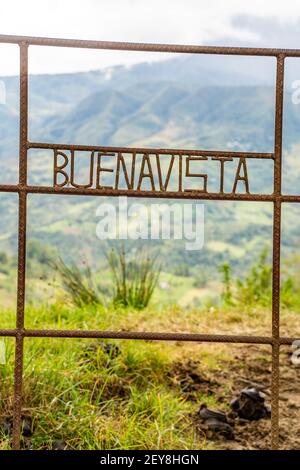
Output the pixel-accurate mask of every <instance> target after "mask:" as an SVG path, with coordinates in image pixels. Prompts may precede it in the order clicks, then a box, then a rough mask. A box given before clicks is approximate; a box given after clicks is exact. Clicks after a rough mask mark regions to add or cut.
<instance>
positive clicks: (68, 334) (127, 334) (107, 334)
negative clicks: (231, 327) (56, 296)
mask: <svg viewBox="0 0 300 470" xmlns="http://www.w3.org/2000/svg"><path fill="white" fill-rule="evenodd" d="M18 334H21V336H23V337H28V338H111V339H113V338H115V339H137V340H146V341H147V340H148V341H149V340H153V341H196V342H197V341H198V342H207V343H213V342H217V343H251V344H272V342H273V339H272V337H271V336H246V335H242V336H240V335H218V334H197V333H157V332H149V331H146V332H144V331H101V330H38V329H36V330H35V329H28V330H26V329H25V330H23V331H21V332H18V331H17V330H16V329H9V328H7V329H5V328H2V329H0V337H1V336H2V337H14V336H17V335H18ZM296 339H299V338H291V337H288V336H282V337H281V338H280V344H281V345H291V344H293V342H294V341H295V340H296Z"/></svg>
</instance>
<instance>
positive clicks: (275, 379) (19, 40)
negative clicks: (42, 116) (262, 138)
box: [0, 35, 300, 449]
mask: <svg viewBox="0 0 300 470" xmlns="http://www.w3.org/2000/svg"><path fill="white" fill-rule="evenodd" d="M0 43H6V44H8V43H10V44H16V45H19V49H20V140H19V182H18V184H15V185H5V184H2V185H0V191H1V192H12V193H17V194H18V197H19V213H18V282H17V316H16V327H15V328H14V329H3V328H2V329H0V336H3V337H14V338H15V368H14V416H13V442H12V445H13V448H14V449H19V448H20V430H21V410H22V380H23V342H24V338H28V337H31V338H33V337H42V338H46V337H52V338H54V337H57V338H58V337H60V338H118V339H137V340H138V339H139V340H159V341H162V340H164V341H173V340H176V341H195V342H221V343H255V344H266V345H270V346H271V347H272V386H271V392H272V393H271V405H272V416H271V434H272V448H273V449H277V448H278V445H279V442H278V440H279V439H278V438H279V352H280V346H281V345H290V344H292V342H293V341H294V339H296V338H290V337H282V336H280V248H281V206H282V204H283V203H299V202H300V195H284V194H282V191H281V177H282V121H283V120H282V118H283V95H284V61H285V58H286V57H300V50H294V49H266V48H239V47H210V46H204V47H202V46H188V45H186V46H183V45H168V44H140V43H124V42H106V41H83V40H69V39H48V38H38V37H25V36H7V35H0ZM30 45H34V46H55V47H70V48H87V49H111V50H123V51H151V52H169V53H192V54H220V55H238V56H260V57H274V58H275V59H276V61H277V67H276V100H275V126H274V139H275V140H274V151H273V152H272V153H256V152H228V151H224V152H223V151H207V150H205V151H202V150H194V151H191V150H178V149H153V148H151V149H147V148H123V147H101V146H86V145H65V144H48V143H37V142H29V141H28V48H29V46H30ZM29 149H49V150H53V153H54V156H53V157H54V183H53V186H33V185H28V184H27V152H28V150H29ZM65 151H68V152H70V154H71V157H72V155H74V152H75V151H90V152H91V160H92V162H93V161H94V160H93V159H94V154H95V153H98V165H99V167H100V169H101V164H100V160H101V155H107V154H110V155H115V154H117V155H118V156H119V158H120V160H122V154H123V153H125V154H131V155H132V156H133V157H134V158H135V155H137V154H139V153H140V154H143V155H144V156H145V158H148V159H149V156H150V155H153V156H156V157H157V158H158V155H159V154H162V155H164V154H168V155H171V156H172V158H174V157H175V156H176V157H178V158H179V159H180V161H181V159H182V157H183V156H187V158H188V160H189V161H190V160H193V159H207V157H212V158H214V159H219V160H220V162H221V187H220V192H219V193H215V192H214V193H210V192H208V191H207V187H206V185H204V189H203V190H188V191H183V190H182V188H181V187H179V191H176V192H174V191H167V189H166V187H164V188H162V190H159V191H157V190H155V189H154V190H151V191H144V190H141V188H140V187H138V188H136V189H134V188H133V186H132V185H130V182H129V180H128V179H127V183H128V187H127V189H125V190H124V189H119V187H118V185H117V186H116V187H115V188H113V187H105V186H101V185H99V184H98V185H97V187H96V188H92V187H91V184H89V185H85V186H84V185H76V184H75V183H73V184H72V185H71V186H72V187H70V186H69V185H65V183H58V181H57V174H58V173H60V174H62V175H64V176H65V177H66V175H65V174H64V170H63V168H64V164H63V165H59V164H58V156H59V155H61V156H63V158H64V159H66V158H68V157H67V156H66V154H65V153H63V152H65ZM233 158H238V159H239V162H240V163H239V167H240V166H243V164H244V162H245V161H246V159H247V158H259V159H270V160H272V161H273V164H274V177H273V192H272V193H271V194H266V195H264V194H251V193H250V192H249V188H248V184H246V185H245V186H246V192H245V193H243V194H239V193H237V192H236V191H235V187H236V184H235V185H234V189H233V191H232V192H231V193H225V192H224V190H223V185H222V179H223V178H224V172H223V171H222V159H233ZM65 163H66V162H65ZM121 163H122V162H121ZM123 163H124V161H123ZM71 165H72V162H71ZM223 169H224V168H223ZM186 171H188V170H187V169H186ZM181 172H182V166H180V174H181ZM71 176H72V175H71ZM202 176H203V175H202ZM238 179H240V180H244V181H245V182H247V181H246V180H247V173H246V172H245V173H244V176H241V175H240V176H239V178H238ZM98 183H99V181H98ZM32 193H37V194H57V195H59V194H72V195H98V196H118V195H126V196H131V197H151V198H154V197H159V198H177V199H183V198H186V199H194V200H197V199H202V200H230V201H269V202H272V203H273V260H272V263H273V271H272V335H271V336H240V335H238V336H237V335H218V334H212V335H208V334H201V333H199V334H187V333H156V332H132V331H127V332H126V331H121V332H119V331H98V330H95V331H88V330H47V329H26V328H25V323H24V306H25V266H26V217H27V194H32Z"/></svg>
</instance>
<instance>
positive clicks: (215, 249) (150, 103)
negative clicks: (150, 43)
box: [0, 56, 300, 267]
mask: <svg viewBox="0 0 300 470" xmlns="http://www.w3.org/2000/svg"><path fill="white" fill-rule="evenodd" d="M200 59H201V60H200ZM218 59H219V60H218V61H217V60H216V58H214V59H213V60H212V61H209V60H208V59H207V58H206V57H204V58H203V56H201V57H200V56H178V57H176V58H174V59H171V60H168V61H162V62H155V63H151V64H150V63H144V64H138V65H135V66H131V67H124V66H118V67H111V68H108V69H104V70H99V71H91V72H87V73H77V74H76V73H73V74H64V75H36V76H30V86H29V91H30V102H29V110H30V122H29V139H30V140H32V141H41V142H57V143H58V142H61V143H74V144H90V145H115V146H147V147H173V148H191V149H197V148H200V149H214V150H218V149H223V150H235V151H239V150H240V151H265V152H268V151H272V150H273V146H274V103H275V90H274V80H273V79H272V76H271V73H270V72H271V71H274V64H273V63H271V62H270V61H265V62H264V63H262V62H261V61H259V60H258V59H255V60H254V59H252V60H250V62H249V61H248V62H247V66H246V60H245V58H244V59H242V58H241V62H238V61H237V59H239V58H230V60H228V58H225V57H218ZM239 63H240V65H238V64H239ZM271 68H272V69H273V70H271ZM3 81H4V82H5V85H6V92H7V102H6V105H0V166H1V172H0V183H7V182H15V181H16V178H17V164H18V158H17V155H18V79H17V78H16V77H4V78H3ZM299 131H300V105H299V106H297V105H295V104H293V103H292V99H291V92H290V91H289V90H286V94H285V112H284V148H285V160H284V163H285V166H284V181H283V184H284V186H285V187H286V188H287V190H289V192H294V193H297V192H299V190H298V187H299V185H298V179H299V178H298V177H299V175H300V165H299V164H298V161H299V160H298V159H297V151H298V149H299V148H300V145H299V144H300V132H299ZM298 145H299V146H298ZM36 155H39V156H38V157H36V158H32V157H31V153H30V155H29V170H30V171H29V177H30V178H31V181H32V180H33V181H35V182H37V181H39V180H41V179H42V180H45V179H47V174H50V167H49V165H50V162H49V159H48V160H47V158H46V157H45V155H44V153H43V152H39V153H37V154H36ZM262 165H264V166H262ZM249 172H250V173H251V181H252V183H253V186H254V189H255V191H265V192H270V191H272V162H253V164H252V166H251V165H250V168H249ZM211 177H212V179H216V175H212V176H211ZM0 201H1V205H0V216H1V218H2V221H3V223H2V232H3V233H2V235H1V233H0V249H1V246H2V247H5V248H6V249H12V248H15V246H16V198H14V196H12V195H1V198H0ZM97 204H99V198H87V199H85V198H81V199H80V198H75V197H70V198H69V197H65V198H61V199H60V205H59V209H60V210H57V197H51V196H41V197H36V196H32V197H30V204H29V209H30V214H29V224H30V230H31V235H32V236H33V237H35V238H38V239H40V240H42V241H43V242H47V243H51V244H53V245H55V246H56V247H58V248H59V249H60V250H61V251H64V252H66V250H67V253H68V255H69V256H72V253H73V254H74V253H78V252H80V250H84V249H85V247H86V246H88V248H89V250H92V252H93V254H94V255H97V252H98V251H99V242H98V240H97V239H96V237H95V225H96V223H97V220H96V217H95V208H96V206H97ZM254 207H255V208H254ZM271 209H272V208H271V205H267V204H265V205H264V204H256V205H253V204H252V205H251V204H243V203H239V204H238V203H220V202H219V203H207V204H206V238H207V245H206V249H205V250H203V251H202V252H201V253H197V254H193V253H186V252H184V251H182V245H181V244H180V243H179V242H178V243H175V245H174V246H176V247H177V248H176V250H177V251H176V250H175V252H174V251H172V249H171V246H173V245H172V243H170V242H164V243H163V245H164V249H165V250H166V253H169V254H171V253H172V256H171V255H170V256H168V259H169V260H171V261H172V263H180V262H181V261H182V260H184V262H187V263H189V264H197V263H206V264H208V265H209V266H211V267H214V266H216V265H217V264H219V263H220V262H221V261H224V260H226V259H231V260H233V261H234V262H235V263H237V264H238V265H240V266H242V263H243V262H242V261H241V258H240V257H241V255H242V254H244V255H245V257H246V258H245V259H246V260H248V261H249V262H250V261H251V259H253V253H257V252H258V251H259V250H260V249H261V247H262V246H264V244H265V243H267V240H269V236H270V235H271V230H272V219H271V215H272V210H271ZM293 210H294V209H293ZM289 214H291V212H289V213H288V215H287V220H290V221H291V220H293V227H290V228H289V229H288V230H287V235H286V243H285V246H286V249H287V250H291V249H292V248H293V247H295V246H297V236H296V232H297V230H298V228H299V224H298V222H297V217H295V213H294V212H293V216H291V215H289ZM237 244H240V246H241V248H240V250H238V249H237ZM94 255H93V256H94Z"/></svg>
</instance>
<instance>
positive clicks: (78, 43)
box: [0, 34, 300, 57]
mask: <svg viewBox="0 0 300 470" xmlns="http://www.w3.org/2000/svg"><path fill="white" fill-rule="evenodd" d="M0 43H6V44H21V43H26V44H28V45H33V46H53V47H74V48H80V49H111V50H125V51H145V52H172V53H188V54H191V53H193V54H220V55H245V56H249V55H250V56H274V57H276V56H279V55H284V56H286V57H300V50H299V49H276V48H262V47H220V46H197V45H193V44H189V45H180V44H153V43H135V42H116V41H94V40H83V39H63V38H46V37H33V36H11V35H6V34H1V35H0Z"/></svg>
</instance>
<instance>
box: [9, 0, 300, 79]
mask: <svg viewBox="0 0 300 470" xmlns="http://www.w3.org/2000/svg"><path fill="white" fill-rule="evenodd" d="M299 32H300V2H297V1H295V0H284V1H282V0H271V1H270V0H269V1H262V0H251V2H246V1H245V0H204V1H203V0H26V1H25V0H8V1H4V0H0V33H1V34H16V35H30V36H47V37H62V38H83V39H99V40H113V41H134V42H154V43H159V42H166V43H178V44H200V45H201V44H211V45H214V44H223V45H235V44H238V45H244V46H247V45H251V46H253V45H255V46H275V47H295V48H297V47H298V48H300V41H299V37H300V34H299ZM14 50H15V48H14V47H13V46H2V45H0V75H5V74H15V73H17V70H18V57H17V54H16V53H15V52H14ZM165 57H166V55H162V54H155V55H154V54H152V53H148V54H146V55H145V53H144V54H142V53H132V52H131V53H127V52H110V51H101V52H99V51H91V50H70V49H58V48H46V49H45V48H42V47H32V48H30V72H31V73H51V72H52V73H54V72H72V71H80V70H90V69H97V68H102V67H106V66H109V65H113V64H118V63H127V64H130V63H133V62H138V61H144V60H157V59H158V60H159V59H162V58H165Z"/></svg>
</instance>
